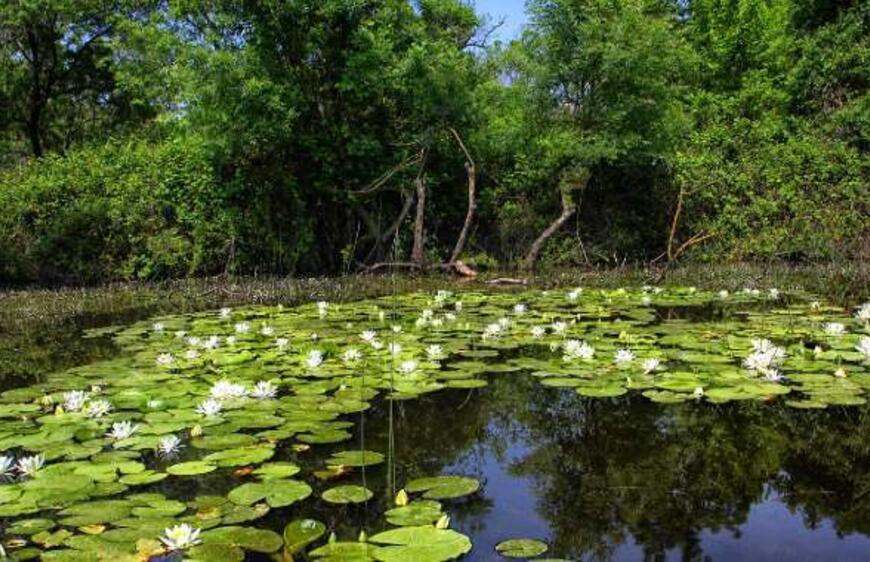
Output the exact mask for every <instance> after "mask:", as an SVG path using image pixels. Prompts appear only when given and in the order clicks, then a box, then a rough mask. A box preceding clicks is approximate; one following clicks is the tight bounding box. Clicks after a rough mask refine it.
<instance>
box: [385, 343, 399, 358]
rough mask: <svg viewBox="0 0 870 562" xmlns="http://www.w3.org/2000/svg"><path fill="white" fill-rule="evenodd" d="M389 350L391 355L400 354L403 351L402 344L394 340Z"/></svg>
mask: <svg viewBox="0 0 870 562" xmlns="http://www.w3.org/2000/svg"><path fill="white" fill-rule="evenodd" d="M387 351H389V352H390V355H398V354H400V353H402V346H401V345H399V344H398V343H396V342H392V343H390V344H389V345H388V346H387Z"/></svg>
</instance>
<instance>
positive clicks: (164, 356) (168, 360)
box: [156, 353, 175, 366]
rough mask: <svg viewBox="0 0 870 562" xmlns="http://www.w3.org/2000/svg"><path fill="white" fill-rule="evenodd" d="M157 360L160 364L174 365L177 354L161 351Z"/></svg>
mask: <svg viewBox="0 0 870 562" xmlns="http://www.w3.org/2000/svg"><path fill="white" fill-rule="evenodd" d="M156 361H157V364H158V365H164V366H166V365H172V364H173V363H175V356H174V355H172V354H171V353H161V354H160V355H158V356H157V359H156Z"/></svg>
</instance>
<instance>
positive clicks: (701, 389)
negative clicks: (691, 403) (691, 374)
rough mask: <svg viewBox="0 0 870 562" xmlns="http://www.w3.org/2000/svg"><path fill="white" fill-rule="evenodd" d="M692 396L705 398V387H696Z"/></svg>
mask: <svg viewBox="0 0 870 562" xmlns="http://www.w3.org/2000/svg"><path fill="white" fill-rule="evenodd" d="M692 394H693V395H694V396H695V398H701V397H702V396H704V387H701V386H696V387H695V390H694V391H693V392H692Z"/></svg>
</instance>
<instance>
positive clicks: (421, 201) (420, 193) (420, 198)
mask: <svg viewBox="0 0 870 562" xmlns="http://www.w3.org/2000/svg"><path fill="white" fill-rule="evenodd" d="M414 184H415V186H416V189H417V217H416V219H415V220H414V246H413V248H412V249H411V263H413V264H414V265H415V267H417V268H419V269H423V267H424V265H425V263H424V258H423V236H424V234H425V233H424V227H425V225H424V221H425V218H426V183H425V182H424V181H423V174H422V173H421V174H420V175H418V176H417V179H415V180H414Z"/></svg>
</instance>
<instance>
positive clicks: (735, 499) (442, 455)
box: [0, 318, 870, 562]
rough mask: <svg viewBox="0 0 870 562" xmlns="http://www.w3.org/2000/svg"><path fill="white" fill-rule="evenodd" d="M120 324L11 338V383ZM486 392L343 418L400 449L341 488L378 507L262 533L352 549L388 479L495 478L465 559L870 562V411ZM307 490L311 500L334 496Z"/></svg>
mask: <svg viewBox="0 0 870 562" xmlns="http://www.w3.org/2000/svg"><path fill="white" fill-rule="evenodd" d="M113 320H118V321H126V320H128V319H112V318H101V319H99V321H98V322H94V321H88V322H84V323H82V324H81V325H77V326H75V327H74V329H72V330H71V327H70V326H68V325H67V326H59V327H57V328H56V330H57V333H56V334H55V333H53V332H51V331H47V332H45V331H43V332H40V333H39V334H38V336H28V337H22V336H21V335H20V334H12V333H6V334H0V338H6V340H5V342H4V345H3V346H0V350H2V354H0V362H2V363H3V369H2V373H3V375H4V376H5V379H4V387H5V388H11V387H15V386H19V385H26V384H29V383H30V382H31V381H32V380H33V379H34V377H38V373H39V372H40V371H43V372H44V371H45V370H46V369H60V368H66V367H70V366H72V365H75V364H80V363H87V362H89V361H91V360H95V359H105V358H107V357H111V356H113V355H116V354H118V353H120V351H119V350H118V349H117V348H115V347H114V345H113V344H112V343H111V341H110V340H109V339H108V338H101V337H97V338H89V339H84V338H83V337H82V332H81V328H83V327H92V326H93V325H94V324H95V323H96V324H100V323H104V324H109V323H112V322H113ZM25 348H26V349H25ZM34 348H38V349H41V350H43V351H44V352H39V353H34V352H33V349H34ZM488 380H489V386H487V387H484V388H480V389H473V390H458V389H448V390H443V391H440V392H437V393H433V394H429V395H424V396H422V397H419V398H416V399H413V400H407V401H397V402H392V403H391V402H389V401H384V400H378V401H376V402H375V403H374V404H373V407H372V408H371V409H370V410H368V411H366V412H364V413H358V414H349V415H346V416H345V418H346V419H347V421H350V422H353V424H354V427H353V429H352V431H353V433H354V440H355V441H356V442H358V443H359V445H360V448H366V449H371V450H376V451H387V450H388V449H391V450H392V451H393V454H392V455H391V457H392V462H391V463H388V464H387V465H386V466H378V467H373V468H370V469H367V470H364V471H361V472H360V473H356V474H353V475H350V476H348V477H347V478H345V479H344V480H343V481H342V483H360V484H364V485H366V486H368V487H369V488H370V489H372V490H373V491H375V497H374V498H373V500H372V501H371V502H369V504H367V505H365V506H348V507H343V508H339V509H336V508H334V507H332V508H330V509H325V508H323V506H318V505H315V504H312V502H310V501H309V502H303V503H302V504H299V505H296V506H293V507H292V508H285V509H278V510H273V511H272V512H271V513H270V514H269V515H268V516H267V517H266V518H265V519H264V520H263V521H261V522H258V526H261V527H262V526H266V527H271V528H274V529H275V530H276V531H278V532H280V531H281V529H283V526H284V525H285V524H286V523H287V522H288V521H289V520H291V519H293V518H298V517H300V516H304V517H315V518H317V519H320V520H321V521H324V522H325V523H326V524H327V525H328V526H329V528H331V529H333V530H335V531H336V532H337V533H338V534H339V535H340V536H348V535H351V536H353V535H354V534H356V533H358V532H359V531H360V530H361V529H364V530H367V531H369V532H370V533H372V532H376V531H377V530H379V529H381V528H383V522H382V518H381V517H380V515H379V514H381V513H383V511H384V509H387V508H389V506H390V504H391V500H392V494H393V493H394V492H395V486H394V485H393V482H394V481H396V482H403V481H406V480H407V479H408V478H414V477H418V476H425V475H432V474H462V475H468V476H472V477H475V478H477V479H479V480H480V481H481V482H482V483H483V488H482V491H481V493H479V494H477V495H476V496H474V497H472V498H471V499H466V500H464V501H460V502H458V503H455V504H451V505H450V506H449V512H450V513H451V516H452V524H451V526H452V528H454V529H456V530H458V531H460V532H462V533H464V534H466V535H468V536H469V537H470V538H471V540H472V543H473V545H474V546H473V550H472V551H471V553H470V554H469V555H467V556H466V557H465V558H464V560H474V561H488V560H504V559H503V558H501V557H500V556H499V555H498V554H496V553H495V545H496V544H497V543H499V542H500V541H503V540H505V539H511V538H520V537H522V538H536V539H540V540H543V541H546V542H547V543H548V544H549V545H550V551H549V552H548V553H547V555H546V556H549V557H560V558H565V559H570V560H577V561H580V560H584V561H585V560H615V561H634V560H655V561H658V560H661V561H665V560H673V561H707V560H710V561H729V560H741V561H758V562H764V561H781V560H791V561H801V560H806V561H816V560H830V561H851V560H855V561H858V560H867V559H868V558H870V538H868V535H870V417H868V410H867V408H866V407H857V408H856V407H848V408H847V407H833V406H832V407H830V408H828V409H827V410H823V411H803V410H796V409H790V408H787V407H784V406H783V405H782V404H778V403H769V404H768V403H760V402H735V403H729V404H724V405H718V406H717V405H713V404H709V403H696V402H692V403H684V404H675V405H665V404H656V403H653V402H651V401H649V400H646V399H644V398H642V397H640V396H639V395H637V394H634V393H629V394H628V395H626V396H623V397H619V398H610V399H600V398H585V397H582V396H579V395H578V394H577V393H575V392H574V391H573V390H572V389H565V388H550V387H546V386H543V385H541V384H539V383H538V382H537V381H535V380H534V378H533V377H532V376H530V375H529V374H525V373H504V374H492V375H489V376H488ZM391 442H392V445H391ZM342 448H345V446H342V445H335V446H323V447H318V448H316V450H314V451H309V452H305V453H300V452H298V451H291V450H289V449H284V450H282V451H281V454H280V457H281V458H283V459H287V460H292V461H294V462H298V463H299V464H300V465H302V466H303V467H304V468H305V469H313V468H314V467H316V466H320V465H322V459H323V458H324V457H325V456H326V455H328V454H329V453H331V452H333V451H335V450H340V449H342ZM311 484H312V486H314V487H315V493H316V494H318V493H319V492H320V490H321V489H323V488H326V487H329V486H330V485H331V483H317V482H311ZM173 486H176V487H177V486H178V485H177V484H175V485H173V484H167V483H161V484H157V485H155V486H154V487H153V488H152V489H153V490H155V491H162V492H164V493H166V494H167V495H168V496H172V497H178V498H185V497H186V498H193V497H194V496H196V495H198V494H206V493H207V494H224V493H226V492H227V491H228V490H229V489H231V488H232V486H233V483H232V482H231V481H230V480H228V479H227V478H226V477H225V476H220V475H217V474H215V475H208V476H206V477H203V478H201V479H199V480H198V481H197V483H196V485H195V486H191V485H190V482H189V481H186V482H185V487H184V488H183V489H172V487H173Z"/></svg>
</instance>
